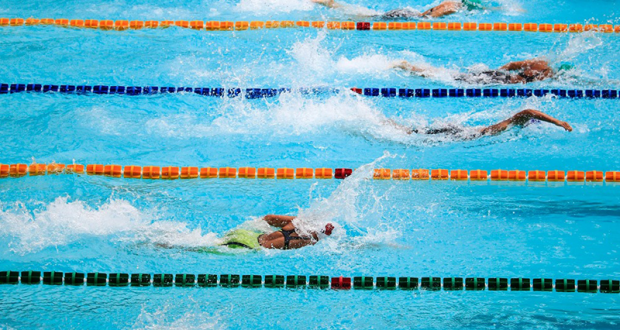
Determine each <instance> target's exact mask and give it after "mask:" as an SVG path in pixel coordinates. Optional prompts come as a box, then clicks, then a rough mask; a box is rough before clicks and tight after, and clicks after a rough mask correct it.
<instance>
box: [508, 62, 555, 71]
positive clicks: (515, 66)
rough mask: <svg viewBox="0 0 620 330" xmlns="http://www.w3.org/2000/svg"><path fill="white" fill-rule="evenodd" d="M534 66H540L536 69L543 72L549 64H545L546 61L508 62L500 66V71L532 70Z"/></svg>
mask: <svg viewBox="0 0 620 330" xmlns="http://www.w3.org/2000/svg"><path fill="white" fill-rule="evenodd" d="M535 65H536V66H539V65H540V66H541V67H537V68H536V69H538V70H544V69H545V68H548V67H549V64H548V63H547V61H544V60H525V61H516V62H510V63H508V64H506V65H504V66H502V67H501V68H500V69H503V70H507V71H515V70H524V69H530V68H532V66H535Z"/></svg>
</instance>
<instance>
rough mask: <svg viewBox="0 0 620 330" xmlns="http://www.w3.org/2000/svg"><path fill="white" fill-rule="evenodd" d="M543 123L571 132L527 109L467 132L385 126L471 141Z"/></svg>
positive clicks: (449, 127)
mask: <svg viewBox="0 0 620 330" xmlns="http://www.w3.org/2000/svg"><path fill="white" fill-rule="evenodd" d="M535 120H538V121H544V122H547V123H551V124H554V125H556V126H559V127H562V128H564V129H565V130H567V131H569V132H571V131H572V130H573V128H572V127H571V126H570V125H569V124H568V123H567V122H565V121H561V120H558V119H556V118H553V117H551V116H549V115H548V114H546V113H544V112H541V111H538V110H533V109H527V110H523V111H519V112H518V113H517V114H515V115H514V116H512V117H510V118H508V119H506V120H503V121H501V122H499V123H497V124H494V125H491V126H486V127H477V128H473V129H472V130H468V129H467V128H466V127H462V126H456V125H445V126H442V127H434V128H431V127H422V128H411V127H406V126H404V125H401V124H399V123H397V122H395V121H394V120H392V119H388V120H387V124H388V125H391V126H394V127H396V128H398V129H400V130H403V131H404V132H405V133H407V134H421V135H424V134H425V135H444V136H452V137H455V138H457V139H462V140H473V139H478V138H481V137H483V136H492V135H498V134H500V133H502V132H505V131H506V130H508V129H510V128H512V127H525V126H527V125H529V124H530V123H531V122H532V121H535Z"/></svg>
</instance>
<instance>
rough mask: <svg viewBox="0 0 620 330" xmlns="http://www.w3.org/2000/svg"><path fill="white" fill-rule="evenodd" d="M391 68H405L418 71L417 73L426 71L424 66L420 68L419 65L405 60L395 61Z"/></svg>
mask: <svg viewBox="0 0 620 330" xmlns="http://www.w3.org/2000/svg"><path fill="white" fill-rule="evenodd" d="M390 68H396V69H403V70H405V71H411V72H416V73H422V72H424V71H426V70H424V69H422V68H418V67H417V66H414V65H413V64H411V63H409V62H407V61H405V60H402V61H395V62H393V63H392V64H391V66H390Z"/></svg>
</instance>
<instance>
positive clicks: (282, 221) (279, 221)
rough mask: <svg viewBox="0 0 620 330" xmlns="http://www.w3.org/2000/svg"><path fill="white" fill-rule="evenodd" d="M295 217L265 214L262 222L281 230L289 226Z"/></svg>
mask: <svg viewBox="0 0 620 330" xmlns="http://www.w3.org/2000/svg"><path fill="white" fill-rule="evenodd" d="M293 219H295V217H293V216H290V215H276V214H267V215H266V216H265V217H263V220H265V222H267V223H268V224H269V225H270V226H274V227H278V228H282V227H284V226H286V225H288V224H290V223H291V222H292V221H293Z"/></svg>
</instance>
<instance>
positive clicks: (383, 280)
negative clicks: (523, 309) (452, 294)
mask: <svg viewBox="0 0 620 330" xmlns="http://www.w3.org/2000/svg"><path fill="white" fill-rule="evenodd" d="M41 282H42V283H43V284H46V285H62V284H64V285H78V286H83V285H87V286H109V287H121V286H135V287H141V286H155V287H173V286H175V287H218V286H219V287H223V288H234V287H245V288H261V287H264V288H289V289H292V288H313V289H329V288H331V289H336V290H338V289H339V290H348V289H355V290H373V289H378V290H394V289H400V290H428V291H439V290H444V291H463V290H465V291H483V290H488V291H540V292H584V293H597V292H600V293H620V280H609V279H605V280H600V281H599V280H585V279H582V280H575V279H555V280H553V279H550V278H534V279H529V278H510V279H509V278H498V277H490V278H483V277H468V278H463V277H444V278H441V277H421V278H419V277H382V276H379V277H372V276H355V277H353V278H351V277H342V276H340V277H329V276H324V275H312V276H305V275H287V276H284V275H236V274H222V275H216V274H198V275H196V274H174V275H173V274H128V273H110V274H108V273H79V272H70V273H63V272H56V271H49V272H41V271H32V270H30V271H22V272H16V271H2V272H0V284H20V283H21V284H26V285H34V284H41Z"/></svg>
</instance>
